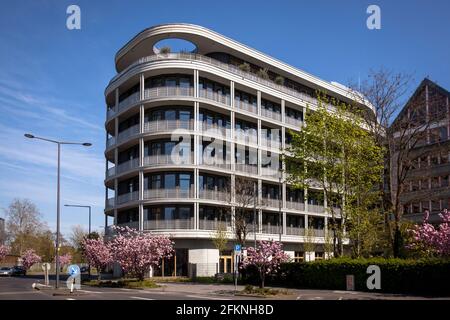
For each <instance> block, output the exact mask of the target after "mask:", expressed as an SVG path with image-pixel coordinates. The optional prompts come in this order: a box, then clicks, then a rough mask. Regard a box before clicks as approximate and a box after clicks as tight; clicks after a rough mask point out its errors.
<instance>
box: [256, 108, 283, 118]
mask: <svg viewBox="0 0 450 320" xmlns="http://www.w3.org/2000/svg"><path fill="white" fill-rule="evenodd" d="M261 116H263V117H266V118H269V119H272V120H276V121H281V113H279V112H273V111H272V110H268V109H266V108H261Z"/></svg>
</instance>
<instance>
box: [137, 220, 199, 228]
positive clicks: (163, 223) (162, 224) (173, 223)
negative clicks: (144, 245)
mask: <svg viewBox="0 0 450 320" xmlns="http://www.w3.org/2000/svg"><path fill="white" fill-rule="evenodd" d="M161 229H174V230H176V229H194V218H191V219H171V220H146V221H144V230H161Z"/></svg>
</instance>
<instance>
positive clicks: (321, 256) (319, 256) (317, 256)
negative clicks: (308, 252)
mask: <svg viewBox="0 0 450 320" xmlns="http://www.w3.org/2000/svg"><path fill="white" fill-rule="evenodd" d="M314 258H315V260H323V259H324V258H325V255H324V253H323V252H315V253H314Z"/></svg>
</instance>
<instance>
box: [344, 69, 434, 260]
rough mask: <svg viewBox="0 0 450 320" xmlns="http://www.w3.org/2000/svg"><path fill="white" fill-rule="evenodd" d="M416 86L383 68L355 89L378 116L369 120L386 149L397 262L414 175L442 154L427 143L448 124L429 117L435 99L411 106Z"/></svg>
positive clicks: (384, 191) (417, 98)
mask: <svg viewBox="0 0 450 320" xmlns="http://www.w3.org/2000/svg"><path fill="white" fill-rule="evenodd" d="M411 83H412V77H411V75H408V74H404V73H394V72H393V71H390V70H386V69H383V68H381V69H379V70H376V71H374V70H371V71H370V73H369V78H368V80H366V81H364V82H363V83H362V85H361V86H359V87H357V86H355V85H353V86H352V87H353V89H354V91H353V93H354V94H355V100H357V101H359V102H361V103H362V104H368V103H369V104H370V105H372V106H373V111H374V112H375V116H373V114H371V112H370V111H369V112H367V114H366V117H365V120H366V124H367V126H368V128H369V129H370V130H371V132H372V133H373V134H374V136H375V139H377V143H378V144H379V145H380V146H382V148H383V153H384V159H385V160H384V163H385V168H384V171H383V172H380V174H381V175H382V176H383V178H384V179H383V180H382V183H381V184H380V187H379V189H380V190H381V196H380V203H381V204H380V208H381V210H382V212H383V215H384V223H385V229H386V234H387V236H388V238H389V242H390V243H391V248H392V254H393V255H394V256H395V257H397V256H398V255H399V251H400V248H401V246H402V244H401V232H400V230H401V223H402V217H403V207H404V204H405V203H404V201H403V198H404V197H403V196H404V194H405V192H407V191H409V190H408V189H409V180H410V173H411V171H412V170H413V169H414V167H415V164H414V163H415V161H416V159H418V158H421V157H424V156H427V155H429V154H431V153H433V152H435V151H436V150H437V149H439V145H438V144H435V145H433V146H432V147H429V146H427V139H428V134H429V129H430V128H431V127H433V124H436V123H437V122H438V120H440V119H442V114H439V113H435V114H433V116H430V115H429V114H428V113H427V111H426V108H425V106H426V105H427V104H428V105H430V104H431V105H432V104H433V103H435V101H433V100H434V98H430V97H428V96H425V95H424V94H423V93H422V92H419V91H418V90H416V92H415V93H414V94H413V95H412V97H411V98H409V100H407V102H406V103H405V101H406V98H405V96H406V94H407V93H408V92H409V90H410V85H411ZM419 88H420V87H419ZM357 91H359V92H357ZM437 110H438V111H439V108H437ZM394 117H396V118H395V119H394ZM387 186H388V187H387ZM390 213H392V217H393V218H391V217H390Z"/></svg>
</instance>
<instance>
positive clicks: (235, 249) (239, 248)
mask: <svg viewBox="0 0 450 320" xmlns="http://www.w3.org/2000/svg"><path fill="white" fill-rule="evenodd" d="M234 251H236V252H241V245H240V244H235V245H234Z"/></svg>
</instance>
